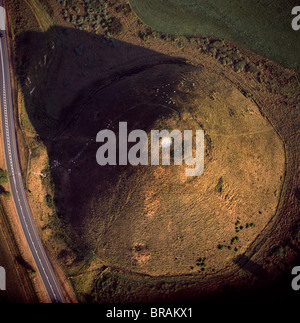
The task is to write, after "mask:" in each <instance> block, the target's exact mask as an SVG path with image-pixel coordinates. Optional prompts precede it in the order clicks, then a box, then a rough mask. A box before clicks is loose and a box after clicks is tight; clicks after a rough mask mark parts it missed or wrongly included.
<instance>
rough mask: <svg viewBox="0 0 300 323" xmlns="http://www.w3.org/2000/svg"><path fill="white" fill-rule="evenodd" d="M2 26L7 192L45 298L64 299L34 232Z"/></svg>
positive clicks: (0, 82)
mask: <svg viewBox="0 0 300 323" xmlns="http://www.w3.org/2000/svg"><path fill="white" fill-rule="evenodd" d="M0 19H1V21H0V27H1V28H3V29H5V12H4V10H3V2H2V0H0ZM3 20H4V21H3ZM3 29H2V30H0V32H1V33H2V35H3V37H2V38H0V97H1V99H0V104H1V117H2V118H1V119H2V133H3V143H4V153H5V160H6V165H7V170H8V172H9V174H10V188H11V195H12V197H13V199H14V202H15V206H16V210H17V213H18V217H19V220H20V223H21V226H22V229H23V232H24V235H25V237H26V240H27V243H28V246H29V248H30V251H31V253H32V255H33V258H34V260H35V263H36V266H37V269H38V271H39V273H40V275H41V278H42V280H43V283H44V285H45V288H46V290H47V293H48V295H49V298H50V300H51V302H53V303H64V302H65V299H64V296H63V293H62V291H61V288H60V286H59V283H58V280H57V278H56V276H55V273H54V270H53V268H52V266H51V264H50V261H49V259H48V257H47V255H46V252H45V250H44V248H43V245H42V242H41V239H40V237H39V235H38V231H37V228H36V225H35V223H34V219H33V216H32V213H31V210H30V207H29V204H28V201H27V198H26V194H25V190H24V184H23V179H22V176H21V170H20V163H19V156H18V150H17V142H16V134H15V124H14V113H13V100H12V90H11V79H10V70H9V55H8V47H7V40H6V34H5V31H4V30H3ZM7 288H9V286H7Z"/></svg>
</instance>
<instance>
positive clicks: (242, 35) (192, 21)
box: [130, 0, 300, 68]
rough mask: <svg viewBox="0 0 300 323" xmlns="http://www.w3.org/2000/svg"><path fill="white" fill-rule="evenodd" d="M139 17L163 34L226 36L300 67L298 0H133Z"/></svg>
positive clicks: (225, 37) (256, 50)
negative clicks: (295, 17)
mask: <svg viewBox="0 0 300 323" xmlns="http://www.w3.org/2000/svg"><path fill="white" fill-rule="evenodd" d="M130 4H131V7H132V9H133V10H134V11H135V12H136V14H137V15H138V16H139V18H140V19H141V20H142V21H143V22H144V23H146V24H147V25H149V26H150V27H152V28H153V29H155V30H158V31H160V32H163V33H167V34H172V35H185V36H213V37H218V38H222V39H225V40H227V41H230V42H232V43H234V44H237V45H239V46H241V47H244V48H246V49H249V50H252V51H254V52H256V53H258V54H260V55H262V56H265V57H267V58H269V59H272V60H273V61H275V62H277V63H279V64H281V65H283V66H286V67H290V68H296V67H297V68H299V67H300V55H299V52H300V32H296V31H294V30H293V29H292V27H291V21H292V18H293V16H292V15H291V11H292V8H293V7H295V6H296V5H299V1H295V0H277V1H268V0H254V1H249V0H189V1H184V0H143V1H141V0H130Z"/></svg>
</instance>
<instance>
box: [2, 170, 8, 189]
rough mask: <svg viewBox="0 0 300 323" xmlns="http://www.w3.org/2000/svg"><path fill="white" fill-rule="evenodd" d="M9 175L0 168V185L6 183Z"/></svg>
mask: <svg viewBox="0 0 300 323" xmlns="http://www.w3.org/2000/svg"><path fill="white" fill-rule="evenodd" d="M8 178H9V174H8V172H7V171H6V170H3V169H2V168H0V185H3V184H6V183H8Z"/></svg>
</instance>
